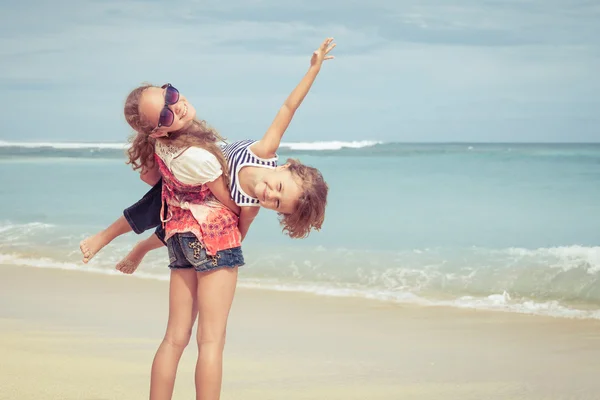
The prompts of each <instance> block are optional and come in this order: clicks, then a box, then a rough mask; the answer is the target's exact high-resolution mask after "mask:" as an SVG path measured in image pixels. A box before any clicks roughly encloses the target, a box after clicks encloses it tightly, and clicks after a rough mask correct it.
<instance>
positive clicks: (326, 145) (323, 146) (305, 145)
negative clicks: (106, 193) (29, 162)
mask: <svg viewBox="0 0 600 400" xmlns="http://www.w3.org/2000/svg"><path fill="white" fill-rule="evenodd" d="M382 143H383V142H378V141H372V140H359V141H350V142H344V141H319V142H283V143H281V145H280V147H283V148H288V149H292V150H340V149H343V148H350V149H359V148H363V147H370V146H375V145H377V144H382ZM130 145H131V144H130V143H85V142H6V141H2V140H0V147H12V148H24V149H42V148H51V149H60V150H78V149H115V150H125V149H127V148H129V147H130Z"/></svg>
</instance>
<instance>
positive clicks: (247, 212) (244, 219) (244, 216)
mask: <svg viewBox="0 0 600 400" xmlns="http://www.w3.org/2000/svg"><path fill="white" fill-rule="evenodd" d="M259 211H260V207H241V212H240V221H239V223H238V228H239V229H240V233H241V234H242V240H244V238H245V237H246V234H247V233H248V229H249V228H250V224H252V221H254V218H256V216H257V215H258V212H259Z"/></svg>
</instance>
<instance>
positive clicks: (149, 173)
mask: <svg viewBox="0 0 600 400" xmlns="http://www.w3.org/2000/svg"><path fill="white" fill-rule="evenodd" d="M160 178H161V175H160V171H159V169H158V163H156V162H155V163H154V166H153V167H152V168H149V169H146V170H143V171H142V172H140V179H141V180H142V181H144V182H146V183H147V184H148V185H150V186H154V185H156V184H157V183H158V181H159V180H160Z"/></svg>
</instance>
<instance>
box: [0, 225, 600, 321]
mask: <svg viewBox="0 0 600 400" xmlns="http://www.w3.org/2000/svg"><path fill="white" fill-rule="evenodd" d="M4 228H7V225H4ZM23 228H25V229H27V228H30V229H31V231H30V234H29V235H30V237H29V238H27V237H25V236H26V235H23V234H21V235H20V238H21V242H20V243H15V242H10V241H9V242H6V241H4V243H3V244H2V246H0V249H1V251H0V263H3V264H14V265H24V266H32V267H45V268H58V269H67V270H84V271H87V272H96V273H106V274H120V273H119V272H117V271H115V270H114V266H115V264H116V263H117V262H118V261H119V260H120V259H121V258H122V257H124V256H125V255H126V254H127V252H128V251H129V250H130V247H131V244H132V243H127V244H126V243H121V244H119V245H118V246H117V245H111V246H113V247H112V248H111V250H110V251H108V252H103V253H102V254H99V255H97V256H96V257H95V258H94V260H93V261H92V262H91V263H90V264H87V265H83V264H81V262H80V261H79V259H80V257H81V254H80V253H79V248H78V240H79V239H80V238H76V237H73V238H71V239H69V240H68V241H64V242H60V243H58V242H56V241H54V242H52V243H50V242H46V241H47V236H48V234H47V232H45V229H47V228H48V227H46V226H45V225H43V224H26V225H23V226H15V224H11V225H9V229H8V230H6V229H5V231H4V233H2V236H6V232H10V229H16V230H14V232H19V229H23ZM36 232H38V233H42V234H43V236H42V238H43V241H42V242H40V241H39V240H40V239H37V238H36ZM67 242H68V243H67ZM28 243H29V244H28ZM44 243H45V244H44ZM57 243H58V244H59V245H58V246H57ZM32 244H35V245H32ZM245 253H247V254H246V257H245V258H246V262H247V265H246V266H244V267H243V272H242V273H241V277H240V284H241V286H246V287H253V286H256V287H257V288H262V289H270V290H284V291H285V290H289V291H299V292H307V293H313V294H315V295H323V296H343V297H361V298H365V299H373V300H380V301H391V302H400V303H415V304H421V305H434V306H435V305H438V306H450V307H460V308H475V309H486V310H498V311H507V312H518V313H529V314H539V315H551V316H565V317H573V318H600V312H599V311H597V310H598V309H600V247H584V246H564V247H549V248H538V249H526V248H505V249H486V248H454V249H415V250H407V251H387V252H385V251H365V250H356V249H327V248H324V247H323V246H319V247H315V248H300V247H298V248H292V247H290V248H270V249H269V251H266V250H261V248H260V246H253V247H252V248H249V249H248V251H247V252H245ZM164 257H165V254H164V251H162V252H159V251H157V252H153V253H152V254H149V255H148V256H147V258H146V259H145V261H144V264H143V265H142V266H141V268H140V271H138V272H136V274H135V276H138V277H143V278H151V279H168V273H167V269H166V268H165V265H166V264H165V263H166V261H165V259H164Z"/></svg>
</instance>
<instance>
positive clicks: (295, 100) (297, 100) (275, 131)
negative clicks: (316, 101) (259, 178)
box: [252, 38, 336, 158]
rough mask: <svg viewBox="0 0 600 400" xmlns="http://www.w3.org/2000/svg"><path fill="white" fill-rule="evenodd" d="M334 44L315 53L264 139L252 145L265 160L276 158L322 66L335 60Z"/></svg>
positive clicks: (322, 46)
mask: <svg viewBox="0 0 600 400" xmlns="http://www.w3.org/2000/svg"><path fill="white" fill-rule="evenodd" d="M332 42H333V38H327V39H325V41H324V42H323V43H322V44H321V46H319V48H318V49H317V50H315V51H314V52H313V54H312V58H311V60H310V68H309V69H308V72H307V73H306V75H304V77H303V78H302V80H301V81H300V83H299V84H298V86H296V88H295V89H294V90H293V91H292V93H290V95H289V96H288V98H287V99H286V100H285V103H283V106H281V108H280V109H279V112H278V113H277V115H276V116H275V119H274V120H273V122H272V123H271V126H270V127H269V129H268V130H267V132H266V133H265V135H264V136H263V138H262V139H261V140H260V141H259V142H257V143H255V144H253V145H252V150H253V151H254V153H255V154H256V155H257V156H259V157H263V158H271V157H274V156H275V153H276V152H277V149H278V148H279V145H280V143H281V138H282V137H283V134H284V133H285V131H286V129H287V128H288V126H289V125H290V122H292V118H293V117H294V113H295V112H296V110H297V109H298V107H300V104H302V101H303V100H304V97H306V95H307V94H308V91H309V90H310V88H311V86H312V84H313V82H314V81H315V78H316V77H317V75H318V73H319V71H320V70H321V64H322V63H323V61H325V60H330V59H332V58H334V57H333V56H330V55H329V52H330V51H331V50H333V48H334V47H335V46H336V44H335V43H333V44H332Z"/></svg>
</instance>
